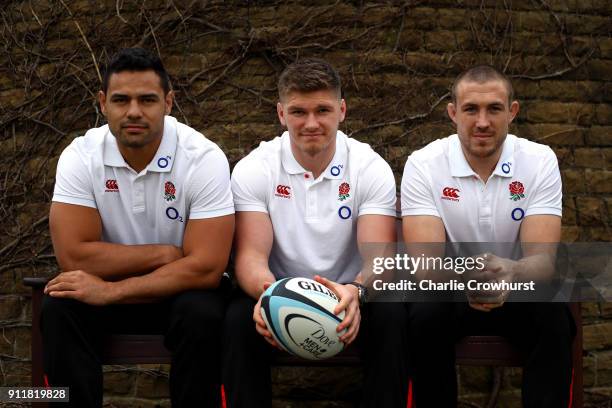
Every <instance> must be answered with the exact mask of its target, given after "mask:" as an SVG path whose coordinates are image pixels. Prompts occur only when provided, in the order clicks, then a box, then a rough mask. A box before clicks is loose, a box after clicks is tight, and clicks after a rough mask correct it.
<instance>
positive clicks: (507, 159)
mask: <svg viewBox="0 0 612 408" xmlns="http://www.w3.org/2000/svg"><path fill="white" fill-rule="evenodd" d="M515 144H516V136H514V135H511V134H508V135H507V136H506V140H504V146H503V148H502V154H501V156H500V157H499V161H498V162H497V166H496V167H495V170H494V171H493V174H496V175H498V176H500V177H512V176H513V175H514V148H515Z"/></svg>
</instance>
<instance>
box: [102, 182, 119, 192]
mask: <svg viewBox="0 0 612 408" xmlns="http://www.w3.org/2000/svg"><path fill="white" fill-rule="evenodd" d="M105 186H106V191H107V192H113V191H119V185H118V184H117V180H106V183H105Z"/></svg>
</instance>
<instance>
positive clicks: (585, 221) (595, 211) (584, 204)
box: [576, 197, 608, 226]
mask: <svg viewBox="0 0 612 408" xmlns="http://www.w3.org/2000/svg"><path fill="white" fill-rule="evenodd" d="M576 203H577V206H578V218H579V220H580V225H581V226H585V225H601V224H602V222H605V221H606V220H607V218H608V217H607V211H606V206H605V203H604V202H603V200H602V199H600V198H594V197H577V198H576Z"/></svg>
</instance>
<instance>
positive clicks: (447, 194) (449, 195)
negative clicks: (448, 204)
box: [442, 187, 460, 201]
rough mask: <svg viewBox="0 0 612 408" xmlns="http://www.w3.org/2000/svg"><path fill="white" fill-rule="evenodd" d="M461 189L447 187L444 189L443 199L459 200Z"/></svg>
mask: <svg viewBox="0 0 612 408" xmlns="http://www.w3.org/2000/svg"><path fill="white" fill-rule="evenodd" d="M459 192H460V190H459V189H458V188H453V187H445V188H444V190H442V199H444V200H451V201H459V194H457V193H459Z"/></svg>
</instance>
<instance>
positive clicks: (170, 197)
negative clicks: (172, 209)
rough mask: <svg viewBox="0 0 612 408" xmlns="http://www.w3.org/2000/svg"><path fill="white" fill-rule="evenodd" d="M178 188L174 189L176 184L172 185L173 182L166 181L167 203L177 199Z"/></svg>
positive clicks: (165, 196) (165, 193)
mask: <svg viewBox="0 0 612 408" xmlns="http://www.w3.org/2000/svg"><path fill="white" fill-rule="evenodd" d="M175 194H176V188H175V187H174V184H172V182H171V181H166V184H164V198H165V199H166V201H172V200H174V199H176V196H175Z"/></svg>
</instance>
